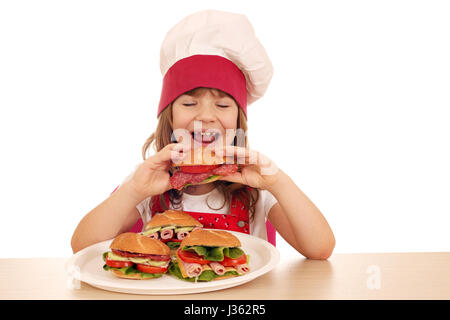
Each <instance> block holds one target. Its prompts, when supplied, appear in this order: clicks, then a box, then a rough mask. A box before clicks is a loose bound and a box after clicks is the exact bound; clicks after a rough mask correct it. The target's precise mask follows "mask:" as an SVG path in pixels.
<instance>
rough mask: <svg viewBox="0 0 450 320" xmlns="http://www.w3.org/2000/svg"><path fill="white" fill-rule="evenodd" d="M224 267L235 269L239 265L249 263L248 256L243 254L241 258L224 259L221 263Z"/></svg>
mask: <svg viewBox="0 0 450 320" xmlns="http://www.w3.org/2000/svg"><path fill="white" fill-rule="evenodd" d="M220 263H221V264H222V265H223V266H224V267H234V266H236V265H238V264H244V263H247V256H246V255H245V254H243V255H242V256H240V257H239V258H236V259H231V258H229V257H224V259H223V261H221V262H220Z"/></svg>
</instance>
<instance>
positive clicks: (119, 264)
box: [106, 257, 134, 268]
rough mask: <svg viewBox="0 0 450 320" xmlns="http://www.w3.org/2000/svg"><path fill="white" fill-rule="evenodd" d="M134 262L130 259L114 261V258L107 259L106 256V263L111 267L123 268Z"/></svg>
mask: <svg viewBox="0 0 450 320" xmlns="http://www.w3.org/2000/svg"><path fill="white" fill-rule="evenodd" d="M133 264H134V263H133V262H131V261H116V260H109V259H108V257H106V265H107V266H110V267H112V268H125V267H131V266H132V265H133Z"/></svg>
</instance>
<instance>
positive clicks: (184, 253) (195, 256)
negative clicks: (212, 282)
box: [177, 248, 211, 264]
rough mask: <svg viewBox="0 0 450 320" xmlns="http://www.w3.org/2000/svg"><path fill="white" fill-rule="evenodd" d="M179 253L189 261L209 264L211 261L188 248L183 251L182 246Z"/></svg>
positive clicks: (182, 258)
mask: <svg viewBox="0 0 450 320" xmlns="http://www.w3.org/2000/svg"><path fill="white" fill-rule="evenodd" d="M177 253H178V256H179V257H180V259H181V260H183V261H184V262H187V263H198V264H208V263H210V262H211V261H210V260H206V259H203V257H202V256H199V255H198V254H197V253H195V252H192V251H188V250H186V251H182V250H181V248H180V249H178V251H177Z"/></svg>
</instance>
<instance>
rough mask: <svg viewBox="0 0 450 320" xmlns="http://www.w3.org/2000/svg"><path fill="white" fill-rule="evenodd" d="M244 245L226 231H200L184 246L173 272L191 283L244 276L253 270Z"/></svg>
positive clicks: (178, 253)
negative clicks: (242, 246)
mask: <svg viewBox="0 0 450 320" xmlns="http://www.w3.org/2000/svg"><path fill="white" fill-rule="evenodd" d="M240 246H241V242H240V241H239V239H238V238H237V237H235V236H234V235H233V234H231V233H229V232H227V231H223V230H206V229H198V230H194V231H192V232H191V233H190V234H189V235H188V236H187V237H186V238H184V240H183V241H182V242H181V244H180V248H179V249H178V250H177V252H176V260H175V261H172V264H171V266H170V267H169V273H170V274H172V275H174V276H176V277H177V278H179V279H182V280H187V281H193V282H194V281H195V282H197V281H212V280H221V279H227V278H231V277H236V276H240V275H243V274H246V273H248V272H249V271H250V268H249V266H248V258H247V255H246V254H245V253H244V251H243V250H242V249H241V248H240Z"/></svg>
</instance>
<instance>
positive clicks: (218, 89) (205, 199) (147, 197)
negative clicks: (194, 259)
mask: <svg viewBox="0 0 450 320" xmlns="http://www.w3.org/2000/svg"><path fill="white" fill-rule="evenodd" d="M161 71H162V73H163V76H164V80H163V87H162V93H161V99H160V104H159V108H158V126H157V129H156V132H155V133H153V134H152V135H151V136H150V137H149V138H148V139H147V141H146V142H145V144H144V146H143V152H142V153H143V158H144V161H143V162H142V163H141V164H140V165H139V166H138V167H137V168H136V170H135V171H134V172H133V173H132V174H130V175H129V176H128V177H127V178H126V179H125V180H124V182H123V183H122V184H121V185H120V187H119V188H118V189H117V190H116V191H115V192H113V194H112V195H110V197H109V198H107V199H106V200H105V201H103V202H102V203H101V204H100V205H98V206H97V207H96V208H94V209H93V210H92V211H91V212H89V213H88V214H87V215H86V216H85V217H84V218H83V219H82V220H81V222H80V223H79V225H78V226H77V228H76V230H75V232H74V234H73V236H72V249H73V251H74V253H75V252H77V251H79V250H81V249H83V248H85V247H87V246H89V245H92V244H94V243H97V242H100V241H104V240H107V239H112V238H114V237H116V236H117V235H118V234H120V233H123V232H127V231H129V230H130V229H132V227H133V226H135V225H136V222H137V221H138V220H139V219H140V218H142V222H143V223H144V224H145V223H147V222H148V221H149V220H150V219H151V217H152V215H154V214H155V213H157V212H162V211H164V210H167V209H169V208H173V209H177V210H183V211H185V212H188V213H190V214H191V215H193V216H194V217H195V218H197V219H198V220H199V221H200V222H201V223H203V225H204V226H205V227H207V228H219V229H226V230H233V231H239V232H244V233H248V234H252V235H254V236H258V237H260V238H263V239H267V233H266V219H268V220H269V221H270V223H271V224H272V225H273V226H274V227H275V228H276V230H277V231H278V233H279V234H280V235H281V236H282V237H283V238H284V239H285V240H286V241H287V242H288V243H289V244H290V245H291V246H292V247H294V248H295V249H296V250H297V251H298V252H299V253H301V254H302V255H304V256H305V257H307V258H310V259H327V258H328V257H329V256H330V255H331V253H332V251H333V249H334V245H335V239H334V236H333V232H332V231H331V229H330V227H329V225H328V223H327V221H326V220H325V218H324V217H323V215H322V214H321V213H320V211H319V210H318V209H317V208H316V206H315V205H314V204H313V203H312V202H311V201H310V200H309V199H308V197H307V196H306V195H305V194H303V192H302V191H301V190H300V189H299V188H298V187H297V186H296V184H295V183H294V182H293V181H292V179H290V177H289V176H288V175H287V174H286V173H285V172H283V171H282V170H280V169H278V168H277V167H276V165H275V164H274V163H273V161H271V160H270V159H269V158H268V157H266V156H264V155H262V154H261V153H259V152H257V151H255V150H251V149H249V146H248V141H247V139H246V138H245V139H244V143H243V145H240V146H236V144H237V137H234V138H233V137H231V138H232V139H229V135H228V133H229V132H230V130H231V131H232V132H235V131H236V130H238V129H241V130H243V131H245V132H246V131H247V104H250V103H252V102H254V101H256V100H257V99H258V98H260V97H261V96H262V95H263V94H264V92H265V90H266V88H267V86H268V83H269V82H270V79H271V77H272V65H271V63H270V60H269V58H268V57H267V54H266V53H265V50H264V48H263V47H262V45H261V44H260V43H259V41H258V40H257V39H256V37H255V35H254V32H253V29H252V26H251V24H250V23H249V22H248V20H247V18H246V17H245V16H243V15H237V14H232V13H226V12H221V11H214V10H207V11H201V12H198V13H196V14H193V15H190V16H188V17H186V18H185V19H183V20H182V21H181V22H180V23H178V24H177V25H176V26H175V27H174V28H172V29H171V30H170V32H169V33H168V34H167V36H166V38H165V40H164V42H163V45H162V47H161ZM199 125H200V127H201V130H202V131H206V130H214V132H216V133H217V135H216V136H215V138H216V139H215V140H214V141H213V142H211V144H212V143H216V144H219V143H220V142H222V144H221V145H217V146H216V147H215V150H217V151H218V152H222V153H223V154H224V155H226V156H230V157H233V159H234V157H235V156H236V157H237V158H238V159H242V158H245V159H247V160H248V159H249V157H250V156H252V155H253V156H255V157H254V158H253V159H257V161H256V162H252V164H251V165H245V166H243V168H242V170H241V172H236V173H234V174H232V175H229V176H224V177H222V178H221V179H219V180H217V181H214V182H212V183H207V184H200V185H191V186H189V187H186V188H184V189H182V190H176V189H173V188H172V186H171V184H170V176H171V172H170V170H169V168H170V163H171V159H173V156H174V155H177V156H179V157H181V158H182V157H183V156H184V155H185V153H186V151H188V146H189V144H186V141H184V143H183V141H182V140H181V139H179V137H177V136H176V135H175V134H174V132H176V131H177V130H180V129H181V130H186V132H190V133H192V132H194V130H198V127H199ZM198 137H199V135H195V139H196V140H198V139H203V140H202V141H200V142H203V143H204V144H206V138H198ZM219 138H220V139H219ZM230 140H231V141H230ZM209 141H210V139H208V142H209ZM190 142H192V143H193V142H194V136H193V138H192V141H190ZM152 143H153V144H154V149H155V151H156V153H155V154H154V155H152V156H150V157H147V154H148V151H149V150H148V149H149V147H150V146H151V145H152ZM105 222H107V223H105ZM136 231H140V230H136Z"/></svg>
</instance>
